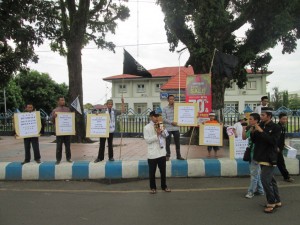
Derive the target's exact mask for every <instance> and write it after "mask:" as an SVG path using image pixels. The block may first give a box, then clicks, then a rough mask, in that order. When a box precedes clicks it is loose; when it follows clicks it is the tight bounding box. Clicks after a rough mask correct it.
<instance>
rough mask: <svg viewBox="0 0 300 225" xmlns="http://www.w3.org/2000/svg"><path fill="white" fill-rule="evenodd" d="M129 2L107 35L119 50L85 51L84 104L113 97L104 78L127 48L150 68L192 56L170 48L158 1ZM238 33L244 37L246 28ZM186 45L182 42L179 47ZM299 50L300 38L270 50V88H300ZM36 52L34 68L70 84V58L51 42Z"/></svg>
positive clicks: (119, 65) (118, 68)
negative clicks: (286, 49)
mask: <svg viewBox="0 0 300 225" xmlns="http://www.w3.org/2000/svg"><path fill="white" fill-rule="evenodd" d="M126 5H127V6H128V7H129V9H130V17H129V19H127V20H126V21H124V22H122V21H118V27H117V29H116V34H115V35H108V36H107V40H108V41H112V42H113V43H114V44H115V45H116V46H117V47H116V48H115V53H113V52H111V51H108V50H102V49H98V48H97V47H96V45H95V44H94V43H90V44H89V45H88V46H86V47H85V48H84V49H83V50H82V77H83V78H82V79H83V103H84V104H86V103H91V104H93V105H95V104H103V103H104V102H105V101H106V100H107V99H108V98H110V97H111V83H109V82H106V81H103V78H105V77H109V76H112V75H119V74H122V70H123V48H125V49H126V50H127V51H128V52H129V53H130V54H131V55H132V56H133V57H134V58H135V59H136V60H137V61H138V62H139V63H140V64H142V65H143V66H144V67H145V68H146V69H148V70H149V69H155V68H160V67H170V66H179V65H181V66H183V65H184V64H185V62H186V61H187V59H188V57H189V53H188V51H185V52H183V53H182V54H181V55H180V56H179V54H178V53H176V52H173V53H172V52H170V51H169V44H168V43H167V36H166V32H165V29H164V15H163V13H162V11H161V8H160V6H158V5H156V4H155V0H144V1H143V0H139V2H137V1H132V0H130V1H129V2H128V3H126ZM137 9H138V10H137ZM237 36H238V37H240V36H243V30H242V29H241V30H240V31H239V33H237ZM183 47H184V46H183V45H180V46H179V47H178V49H181V48H183ZM178 49H177V50H178ZM299 49H300V41H298V49H297V51H296V52H295V53H293V54H290V55H289V54H285V55H282V53H281V50H282V47H281V45H280V44H279V45H277V46H276V47H275V48H274V49H271V50H270V53H271V55H272V57H273V59H272V61H271V63H270V64H269V68H268V69H269V70H270V71H273V74H272V75H270V76H268V78H267V80H268V81H269V82H270V83H269V84H268V87H267V90H268V91H272V88H273V87H279V90H282V91H283V90H288V91H289V92H291V91H298V90H300V87H299V82H295V81H298V80H299V78H298V76H299V68H298V67H300V50H299ZM36 53H37V54H38V56H39V62H38V63H37V64H34V63H30V64H29V67H30V68H31V69H34V70H37V71H39V72H43V73H48V74H49V75H50V77H51V78H52V79H53V80H55V81H56V82H57V83H63V82H65V83H66V84H68V83H69V81H68V68H67V62H66V58H64V57H61V56H59V54H58V53H54V52H51V50H50V47H49V42H45V44H44V45H42V46H39V47H37V48H36Z"/></svg>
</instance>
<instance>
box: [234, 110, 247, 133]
mask: <svg viewBox="0 0 300 225" xmlns="http://www.w3.org/2000/svg"><path fill="white" fill-rule="evenodd" d="M246 121H247V118H246V117H245V115H244V114H240V116H239V121H238V122H237V123H235V124H234V125H233V132H234V136H235V137H236V138H238V137H242V134H243V127H244V126H247V123H246Z"/></svg>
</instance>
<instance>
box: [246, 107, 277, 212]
mask: <svg viewBox="0 0 300 225" xmlns="http://www.w3.org/2000/svg"><path fill="white" fill-rule="evenodd" d="M260 119H261V123H260V124H255V126H254V127H255V131H254V132H253V133H251V135H250V137H251V140H252V141H253V143H254V154H253V159H254V160H255V161H257V162H258V163H259V164H260V166H261V181H262V185H263V187H264V190H265V193H266V198H267V205H266V207H265V209H264V212H265V213H272V212H273V211H274V208H277V207H280V206H281V200H280V196H279V192H278V187H277V182H276V180H275V177H274V173H275V169H276V164H277V155H278V151H277V142H278V139H279V138H280V132H281V130H280V127H279V125H278V124H275V123H274V122H273V121H272V108H269V107H264V108H262V109H261V115H260Z"/></svg>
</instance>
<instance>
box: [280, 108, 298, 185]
mask: <svg viewBox="0 0 300 225" xmlns="http://www.w3.org/2000/svg"><path fill="white" fill-rule="evenodd" d="M287 122H288V117H287V114H286V113H280V114H279V122H278V125H279V126H280V128H281V134H280V138H279V141H278V149H279V152H278V159H277V167H278V169H279V171H280V173H281V174H282V176H283V178H284V181H286V182H293V181H294V179H293V178H291V177H290V174H289V171H288V170H287V169H286V166H285V162H284V158H283V154H282V151H283V149H284V146H285V126H286V124H287Z"/></svg>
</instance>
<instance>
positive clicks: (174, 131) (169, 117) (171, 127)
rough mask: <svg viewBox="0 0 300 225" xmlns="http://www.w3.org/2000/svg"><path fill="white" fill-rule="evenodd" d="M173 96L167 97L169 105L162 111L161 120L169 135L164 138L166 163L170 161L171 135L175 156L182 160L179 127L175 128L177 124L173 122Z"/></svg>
mask: <svg viewBox="0 0 300 225" xmlns="http://www.w3.org/2000/svg"><path fill="white" fill-rule="evenodd" d="M174 99H175V97H174V95H169V96H168V102H169V104H168V105H167V106H166V107H165V108H164V109H163V112H162V118H163V123H164V125H165V128H166V130H167V131H168V133H169V136H167V138H166V150H167V155H166V156H167V158H166V159H167V161H168V160H169V159H170V156H171V151H170V144H171V136H172V135H173V138H174V143H175V148H176V156H177V159H179V160H184V158H182V157H181V153H180V131H179V126H177V122H175V121H174Z"/></svg>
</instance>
